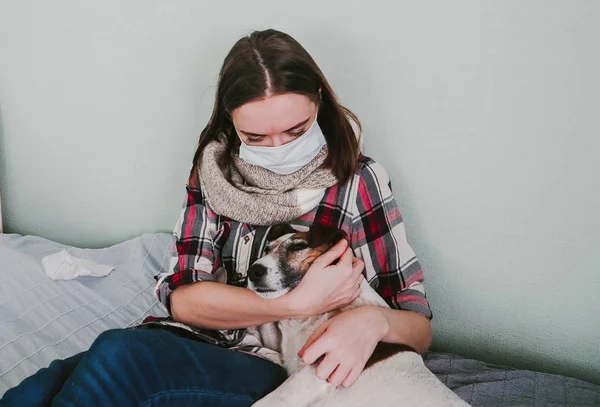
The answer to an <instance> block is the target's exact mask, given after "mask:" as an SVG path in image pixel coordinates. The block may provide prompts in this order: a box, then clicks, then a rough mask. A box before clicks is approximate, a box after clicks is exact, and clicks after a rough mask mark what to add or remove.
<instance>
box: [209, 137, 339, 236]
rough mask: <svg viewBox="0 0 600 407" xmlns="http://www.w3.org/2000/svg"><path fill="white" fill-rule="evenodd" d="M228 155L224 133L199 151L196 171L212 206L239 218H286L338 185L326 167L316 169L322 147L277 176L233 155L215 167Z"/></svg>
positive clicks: (268, 221) (260, 221)
mask: <svg viewBox="0 0 600 407" xmlns="http://www.w3.org/2000/svg"><path fill="white" fill-rule="evenodd" d="M223 154H228V151H227V143H226V140H225V136H224V135H221V136H220V137H219V140H218V141H212V142H211V143H209V144H208V145H207V146H206V148H205V149H204V152H203V155H202V159H201V165H200V169H199V175H200V181H201V183H202V189H203V191H204V193H205V195H206V199H207V201H208V204H209V205H210V207H211V209H212V210H214V211H215V212H216V213H218V214H220V215H223V216H227V217H228V218H231V219H233V220H236V221H238V222H243V223H248V224H251V225H256V226H270V225H275V224H278V223H287V222H290V221H292V220H294V219H296V218H298V217H300V216H301V215H304V214H305V213H307V212H308V211H310V210H311V209H313V208H314V207H315V206H317V205H318V204H319V202H320V201H321V199H322V198H323V195H324V193H325V189H326V188H328V187H331V186H333V185H335V184H337V182H338V180H337V178H336V177H335V175H333V173H332V172H331V170H326V169H322V168H320V167H321V165H322V164H323V162H324V161H325V158H326V157H327V146H323V149H322V150H321V151H320V152H319V154H317V156H316V157H315V158H313V159H312V160H311V161H310V162H309V163H308V164H306V165H305V166H304V167H302V168H300V169H299V170H298V171H295V172H293V173H291V174H288V175H278V174H275V173H274V172H272V171H269V170H267V169H265V168H262V167H259V166H256V165H252V164H248V163H247V162H245V161H244V160H242V159H240V158H239V156H238V154H237V153H231V154H232V161H233V164H232V165H230V168H221V167H220V166H219V164H218V163H219V162H220V158H221V157H222V156H223Z"/></svg>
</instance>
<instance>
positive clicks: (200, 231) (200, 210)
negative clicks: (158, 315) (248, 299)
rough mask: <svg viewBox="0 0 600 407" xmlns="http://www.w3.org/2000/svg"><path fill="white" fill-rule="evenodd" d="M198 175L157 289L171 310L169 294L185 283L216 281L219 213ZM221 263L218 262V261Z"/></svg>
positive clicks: (191, 185) (189, 188) (190, 184)
mask: <svg viewBox="0 0 600 407" xmlns="http://www.w3.org/2000/svg"><path fill="white" fill-rule="evenodd" d="M199 184H200V183H199V181H198V180H197V178H190V181H189V182H188V184H187V185H186V192H187V193H186V197H185V200H184V202H183V206H182V209H181V213H180V215H179V219H178V221H177V224H176V226H175V229H174V231H173V234H174V235H175V244H174V246H173V252H172V256H171V263H170V267H169V271H168V272H166V273H163V274H161V275H160V276H159V278H158V282H157V284H156V288H155V293H156V296H157V297H158V299H159V301H160V302H162V304H163V305H164V306H165V307H166V308H167V311H168V312H169V314H170V313H171V307H170V301H169V296H170V295H171V293H172V292H173V291H174V290H175V289H176V288H177V287H180V286H182V285H186V284H192V283H195V282H198V281H207V280H208V281H216V278H215V277H214V275H213V270H215V269H216V267H215V264H216V263H218V261H217V262H215V252H214V246H213V244H214V243H213V238H214V236H215V233H216V229H217V222H216V220H217V215H216V214H215V213H214V212H213V211H212V210H211V209H210V208H209V206H208V205H207V204H206V199H205V195H204V193H203V192H202V189H201V187H200V185H199ZM217 266H218V264H217Z"/></svg>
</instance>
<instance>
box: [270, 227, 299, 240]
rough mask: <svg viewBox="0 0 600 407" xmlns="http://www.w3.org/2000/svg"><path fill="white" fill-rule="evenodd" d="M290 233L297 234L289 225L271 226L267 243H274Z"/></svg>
mask: <svg viewBox="0 0 600 407" xmlns="http://www.w3.org/2000/svg"><path fill="white" fill-rule="evenodd" d="M288 233H296V230H294V228H293V227H291V226H290V225H289V224H287V223H280V224H278V225H274V226H271V229H269V233H267V242H273V241H275V240H277V239H279V238H280V237H281V236H283V235H287V234H288Z"/></svg>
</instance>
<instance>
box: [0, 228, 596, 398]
mask: <svg viewBox="0 0 600 407" xmlns="http://www.w3.org/2000/svg"><path fill="white" fill-rule="evenodd" d="M172 244H173V237H172V236H171V235H170V234H164V233H162V234H161V233H159V234H145V235H142V236H139V237H137V238H134V239H131V240H128V241H126V242H123V243H120V244H117V245H115V246H112V247H108V248H105V249H79V248H74V247H69V246H64V245H61V244H58V243H55V242H52V241H49V240H46V239H43V238H40V237H31V236H19V235H15V234H0V397H1V396H2V394H4V393H5V392H6V390H8V389H9V388H11V387H13V386H15V385H17V384H18V383H19V382H20V381H21V380H22V379H23V378H24V377H26V376H28V375H30V374H32V373H34V372H35V371H36V370H37V369H39V368H40V367H44V366H47V365H48V364H49V363H50V362H51V361H52V360H54V359H56V358H65V357H68V356H70V355H73V354H75V353H77V352H80V351H82V350H85V349H87V348H88V347H89V346H90V344H91V343H92V342H93V340H94V338H96V337H97V336H98V335H99V334H100V333H101V332H103V331H105V330H107V329H111V328H118V327H127V326H132V325H134V324H137V323H139V322H140V321H142V320H143V319H144V318H145V317H146V316H148V315H157V316H162V315H165V311H164V309H163V308H162V305H160V304H159V303H158V302H157V301H156V299H155V297H154V295H153V287H154V284H155V281H154V278H153V277H154V276H155V275H156V274H158V273H159V271H160V270H163V269H165V268H167V267H168V263H169V254H170V251H171V247H172ZM62 249H66V250H67V251H68V252H69V253H70V254H71V255H73V256H76V257H80V258H86V259H90V260H93V261H95V262H97V263H100V264H106V265H109V266H113V267H114V270H113V271H112V272H111V273H110V274H109V275H108V276H106V277H78V278H76V279H74V280H67V281H62V280H51V279H50V278H49V277H47V276H46V274H45V273H44V270H43V267H42V263H41V259H42V258H43V257H44V256H46V255H48V254H52V253H56V252H58V251H60V250H62ZM425 361H426V363H427V365H428V367H429V368H430V369H431V370H432V371H433V372H434V373H435V374H436V375H437V376H438V377H439V378H440V379H441V380H442V381H443V382H444V383H445V384H446V385H447V386H448V387H450V388H451V389H452V390H454V391H455V392H456V393H457V394H458V395H459V396H460V397H462V398H463V399H464V400H466V401H467V402H468V403H470V404H472V405H473V406H534V405H535V406H600V386H597V385H593V384H591V383H587V382H585V381H582V380H577V379H573V378H568V377H563V376H558V375H551V374H543V373H537V372H532V371H524V370H517V369H510V368H507V367H502V366H494V365H489V364H486V363H483V362H480V361H476V360H470V359H465V358H462V357H460V356H457V355H450V354H444V353H436V352H429V353H427V354H426V355H425Z"/></svg>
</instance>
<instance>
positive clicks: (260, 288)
mask: <svg viewBox="0 0 600 407" xmlns="http://www.w3.org/2000/svg"><path fill="white" fill-rule="evenodd" d="M345 238H346V233H345V232H344V231H342V230H340V229H334V228H330V227H327V226H323V225H320V224H317V223H315V224H313V225H312V226H311V227H310V229H309V230H308V231H307V232H297V231H295V230H294V229H293V228H292V227H291V226H290V225H276V226H273V227H272V228H271V230H270V231H269V234H268V235H267V241H268V245H267V247H266V249H265V255H264V256H263V257H261V258H260V259H258V260H257V261H256V262H254V264H252V266H250V268H249V269H248V288H250V289H251V290H253V291H256V293H257V294H258V295H260V296H261V297H264V298H277V297H280V296H282V295H283V294H285V293H287V292H289V291H291V290H292V289H294V288H295V287H296V286H297V285H298V284H299V283H300V280H302V277H303V276H304V273H305V272H306V270H308V268H309V267H310V265H311V264H312V263H313V261H315V259H316V258H317V257H319V256H320V255H321V254H323V253H325V252H326V251H327V250H329V249H330V248H331V247H333V245H335V244H336V243H337V242H339V241H340V240H342V239H345Z"/></svg>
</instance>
